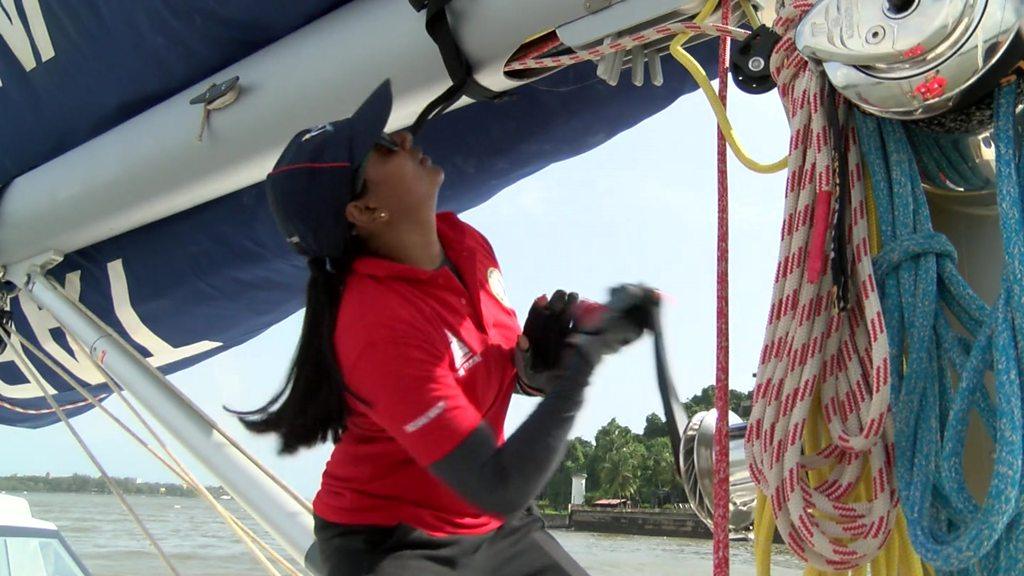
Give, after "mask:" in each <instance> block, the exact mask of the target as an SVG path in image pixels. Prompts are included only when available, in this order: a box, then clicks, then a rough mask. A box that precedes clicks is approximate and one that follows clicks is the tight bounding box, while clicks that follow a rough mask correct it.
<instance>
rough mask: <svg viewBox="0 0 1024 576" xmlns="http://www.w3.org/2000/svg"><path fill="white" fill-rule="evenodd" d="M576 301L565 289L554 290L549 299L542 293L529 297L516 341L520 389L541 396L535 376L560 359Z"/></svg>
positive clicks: (539, 386) (539, 383) (539, 379)
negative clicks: (530, 304)
mask: <svg viewBox="0 0 1024 576" xmlns="http://www.w3.org/2000/svg"><path fill="white" fill-rule="evenodd" d="M577 302H579V295H578V294H576V293H575V292H569V293H566V291H565V290H556V291H555V293H554V294H552V295H551V298H550V299H549V298H548V297H547V295H544V294H542V295H541V296H539V297H538V298H537V299H536V300H534V301H533V306H531V307H530V312H529V314H528V315H527V317H526V322H525V323H524V325H523V333H522V334H521V335H520V336H519V341H518V342H517V345H516V371H517V372H518V373H519V391H520V392H521V393H523V394H527V395H530V396H543V395H544V394H545V393H546V392H547V390H545V389H544V386H543V385H542V384H541V380H542V379H541V378H538V377H537V376H538V375H540V374H543V373H544V372H549V371H551V370H553V369H554V368H556V367H557V366H558V365H559V363H560V362H561V358H562V351H563V350H564V349H565V342H566V339H567V338H568V337H569V334H571V333H572V324H573V312H574V310H575V308H576V303H577Z"/></svg>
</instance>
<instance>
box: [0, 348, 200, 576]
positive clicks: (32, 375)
mask: <svg viewBox="0 0 1024 576" xmlns="http://www.w3.org/2000/svg"><path fill="white" fill-rule="evenodd" d="M0 338H3V340H4V342H5V343H6V344H7V346H10V347H11V348H12V351H13V354H14V362H15V363H16V364H17V365H18V367H19V368H21V370H22V371H23V372H24V373H25V375H26V376H28V378H29V380H31V381H32V383H33V384H35V385H36V386H37V387H38V388H39V390H40V391H41V392H42V393H43V396H44V397H45V398H46V402H47V403H49V404H50V407H52V408H53V410H54V412H55V413H56V414H57V417H58V418H60V421H61V422H63V423H64V425H65V426H67V428H68V431H70V432H71V435H72V436H73V437H74V438H75V441H76V442H78V445H79V446H80V447H81V448H82V451H83V452H85V455H86V456H88V457H89V460H91V461H92V464H93V466H95V467H96V470H98V471H99V473H100V476H102V477H103V481H104V482H106V484H107V486H108V487H109V488H110V491H111V492H113V493H114V496H116V497H117V499H118V501H120V502H121V506H123V507H124V509H125V511H126V512H128V515H129V516H131V518H132V520H133V521H134V522H135V525H136V526H138V528H139V530H140V531H142V534H143V535H144V536H145V537H146V540H148V541H149V544H150V546H152V547H153V549H154V550H156V553H157V555H158V556H160V559H161V560H162V561H163V563H164V565H166V566H167V570H168V571H170V573H171V574H174V575H175V576H180V574H181V573H180V572H178V570H177V569H176V568H175V567H174V563H172V562H171V559H170V558H168V557H167V554H166V553H165V552H164V549H163V548H162V547H161V546H160V543H159V542H157V541H156V538H154V537H153V534H152V533H151V532H150V531H149V528H147V527H146V524H145V522H143V521H142V518H141V517H139V514H138V513H137V512H136V511H135V509H134V508H133V507H132V505H131V504H129V503H128V500H127V499H126V498H125V496H124V493H123V492H121V489H120V488H118V486H117V484H116V483H115V482H114V480H113V479H112V478H111V477H110V475H109V474H107V471H106V469H105V468H104V467H103V464H101V463H100V461H99V459H98V458H96V455H95V454H93V452H92V450H91V449H89V446H88V444H86V443H85V440H84V439H82V436H81V435H79V433H78V430H76V429H75V426H74V425H73V424H71V420H70V419H69V418H68V417H67V414H65V413H64V410H63V409H62V408H61V407H60V405H58V404H57V401H56V400H54V398H53V395H52V394H50V391H49V390H47V389H46V385H45V384H44V383H43V379H42V377H41V376H40V375H39V373H38V372H36V371H35V369H34V368H33V367H32V366H31V363H30V362H29V360H28V358H27V357H25V356H24V355H23V354H22V353H21V352H20V351H19V350H17V349H16V348H14V347H13V346H12V342H11V339H10V337H8V336H7V333H6V332H5V331H3V330H0Z"/></svg>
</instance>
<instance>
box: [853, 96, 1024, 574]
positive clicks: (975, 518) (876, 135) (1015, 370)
mask: <svg viewBox="0 0 1024 576" xmlns="http://www.w3.org/2000/svg"><path fill="white" fill-rule="evenodd" d="M1015 105H1016V86H1015V85H1010V86H1007V87H1004V88H1002V89H1000V90H999V91H998V92H997V94H996V113H995V146H996V166H997V203H998V209H999V221H1000V230H1001V233H1002V239H1003V251H1004V253H1003V256H1004V258H1005V266H1004V270H1003V273H1002V283H1001V289H1000V292H999V296H998V298H997V300H996V303H995V305H994V306H993V307H991V308H990V307H989V306H987V305H986V304H985V303H984V302H983V301H982V300H981V299H980V298H979V297H978V296H977V295H976V294H975V293H974V292H973V291H972V290H971V288H970V287H969V286H968V285H967V283H966V281H965V280H964V279H963V277H962V276H961V275H960V273H959V272H958V270H957V268H956V252H955V251H954V249H953V247H952V245H951V244H950V243H949V241H948V240H947V239H946V238H945V237H944V236H942V235H940V234H937V233H936V232H934V231H933V230H932V225H931V218H930V215H929V209H928V205H927V203H926V199H925V196H924V192H923V190H922V187H921V182H920V177H919V174H918V169H917V165H916V164H915V161H914V156H913V154H912V153H911V150H910V147H909V144H908V140H907V137H906V134H905V133H904V128H903V126H902V125H900V124H899V123H898V122H894V121H891V120H878V119H875V118H871V117H867V116H863V115H858V117H857V126H858V129H859V131H860V133H861V137H862V138H863V139H864V144H865V147H864V149H865V155H866V159H867V162H868V166H869V169H870V172H871V177H872V181H873V183H874V187H875V190H876V202H877V205H878V213H879V219H878V220H879V228H880V235H881V241H882V245H883V247H884V249H883V251H882V253H881V254H880V255H879V257H878V258H877V262H876V268H877V270H878V274H879V277H880V278H881V279H882V283H881V293H882V304H883V307H884V310H885V321H886V325H887V328H888V331H889V335H890V342H889V344H890V349H891V353H892V355H893V356H894V357H898V356H902V355H904V354H905V355H906V356H905V358H906V362H905V364H903V365H894V366H892V376H893V410H894V420H895V432H896V434H895V439H896V457H897V459H896V476H897V479H898V481H899V489H900V493H901V495H902V497H903V502H904V509H905V511H906V515H907V521H908V524H909V529H910V537H911V540H912V541H913V543H914V546H915V548H916V549H917V550H918V551H919V552H920V554H921V556H922V558H924V559H925V560H926V561H928V562H931V563H933V564H934V565H935V566H936V567H941V571H942V573H948V574H957V575H959V574H964V575H966V574H978V573H985V574H997V575H1000V576H1001V575H1009V574H1019V573H1020V570H1021V568H1020V567H1021V565H1022V562H1024V515H1022V514H1021V512H1022V511H1024V508H1022V499H1021V496H1022V486H1021V481H1022V478H1024V476H1022V462H1021V460H1022V447H1024V446H1022V439H1021V429H1022V425H1024V422H1022V414H1021V409H1022V400H1021V382H1022V371H1024V359H1022V356H1021V354H1022V352H1024V332H1022V331H1021V326H1022V325H1024V324H1022V323H1024V221H1022V219H1024V217H1022V210H1021V198H1022V195H1024V189H1022V187H1021V184H1022V182H1021V179H1020V174H1021V172H1022V170H1024V166H1022V165H1020V164H1019V162H1020V160H1019V158H1018V156H1019V143H1018V142H1017V137H1016V130H1017V129H1016V120H1015ZM926 160H927V159H926ZM943 308H945V310H943ZM947 313H948V314H949V315H952V316H953V317H954V318H955V319H956V320H957V322H958V323H959V325H960V326H961V327H962V328H963V332H958V331H957V330H956V329H955V328H954V326H953V324H952V323H951V322H950V321H949V317H948V316H947ZM986 371H993V372H994V376H995V384H994V391H995V398H997V401H995V402H993V401H992V399H991V398H990V397H989V393H988V391H987V389H986V386H985V374H986ZM954 382H955V383H956V386H954ZM972 410H974V411H976V412H977V413H978V414H979V415H980V416H981V418H980V420H981V422H982V424H983V425H984V429H985V431H986V432H987V433H988V435H989V437H991V438H992V439H993V441H994V443H995V456H994V461H995V468H994V470H993V473H992V478H991V481H990V484H989V486H988V491H987V494H986V495H985V498H984V502H983V503H980V504H979V503H978V502H977V501H976V500H975V498H974V497H973V496H972V495H971V493H970V492H969V491H968V489H967V485H966V481H965V478H964V462H963V456H964V446H965V440H966V433H967V423H968V415H969V413H970V411H972ZM979 571H980V572H979Z"/></svg>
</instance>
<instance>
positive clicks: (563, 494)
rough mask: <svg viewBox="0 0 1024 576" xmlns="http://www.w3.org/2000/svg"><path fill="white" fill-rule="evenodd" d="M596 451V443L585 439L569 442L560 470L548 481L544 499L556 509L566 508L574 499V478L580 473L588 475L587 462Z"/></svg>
mask: <svg viewBox="0 0 1024 576" xmlns="http://www.w3.org/2000/svg"><path fill="white" fill-rule="evenodd" d="M593 451H594V443H593V442H590V441H589V440H584V439H583V438H579V437H576V438H573V439H572V440H569V446H568V448H567V449H566V451H565V457H564V458H562V463H561V464H560V465H559V466H558V470H556V471H555V474H554V475H553V476H552V477H551V480H549V481H548V485H547V487H546V488H545V489H544V492H543V494H544V499H545V500H547V501H548V505H549V506H552V507H554V508H565V507H567V506H568V505H569V501H570V500H571V498H572V476H573V474H577V473H580V472H583V473H586V471H587V460H588V459H589V458H590V455H591V453H593Z"/></svg>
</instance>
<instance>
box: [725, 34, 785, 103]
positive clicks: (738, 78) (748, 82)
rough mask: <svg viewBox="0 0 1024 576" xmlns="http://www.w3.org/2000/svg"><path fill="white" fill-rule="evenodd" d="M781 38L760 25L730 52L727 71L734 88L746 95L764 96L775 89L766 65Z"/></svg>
mask: <svg viewBox="0 0 1024 576" xmlns="http://www.w3.org/2000/svg"><path fill="white" fill-rule="evenodd" d="M780 39H781V37H780V36H779V35H778V34H777V33H775V31H774V30H772V29H771V28H769V27H767V26H765V25H763V24H762V25H761V26H758V27H757V28H756V29H754V31H753V32H751V33H750V35H749V36H747V37H746V38H745V39H744V40H743V41H742V42H740V43H739V45H737V46H735V47H734V48H733V50H732V56H731V58H730V62H729V70H730V72H732V79H733V82H735V83H736V87H737V88H739V89H740V90H743V91H744V92H746V93H748V94H764V93H765V92H770V91H771V90H772V89H774V88H775V80H773V79H772V74H771V71H770V70H769V66H768V63H769V62H770V61H771V58H772V50H774V49H775V45H776V44H778V43H779V40H780Z"/></svg>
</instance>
